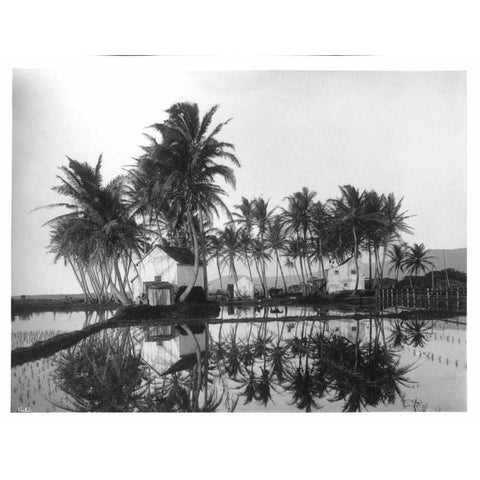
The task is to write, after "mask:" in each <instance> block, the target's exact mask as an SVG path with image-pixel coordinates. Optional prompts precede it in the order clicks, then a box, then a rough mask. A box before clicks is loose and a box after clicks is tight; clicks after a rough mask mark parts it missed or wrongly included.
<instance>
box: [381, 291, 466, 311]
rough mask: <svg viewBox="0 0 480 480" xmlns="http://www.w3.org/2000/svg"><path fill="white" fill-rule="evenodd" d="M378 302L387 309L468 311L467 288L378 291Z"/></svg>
mask: <svg viewBox="0 0 480 480" xmlns="http://www.w3.org/2000/svg"><path fill="white" fill-rule="evenodd" d="M377 302H378V303H379V305H380V306H382V307H383V308H385V307H404V308H413V309H429V310H462V311H466V310H467V287H452V288H443V289H438V288H435V289H431V288H398V289H397V288H388V289H385V288H384V289H380V290H377Z"/></svg>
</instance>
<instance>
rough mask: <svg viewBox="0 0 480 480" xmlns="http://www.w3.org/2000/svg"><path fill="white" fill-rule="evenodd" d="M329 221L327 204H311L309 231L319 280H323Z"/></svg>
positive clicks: (318, 202)
mask: <svg viewBox="0 0 480 480" xmlns="http://www.w3.org/2000/svg"><path fill="white" fill-rule="evenodd" d="M330 219H331V215H330V209H329V205H328V202H324V203H322V202H320V201H317V202H315V203H314V204H313V206H312V209H311V213H310V222H311V231H312V236H313V241H314V245H315V248H314V249H313V252H314V253H313V258H315V259H316V260H317V261H318V262H319V265H320V268H321V278H325V265H324V263H323V259H324V255H325V251H324V243H325V240H326V236H327V225H328V223H329V221H330Z"/></svg>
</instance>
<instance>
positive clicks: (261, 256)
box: [250, 238, 272, 297]
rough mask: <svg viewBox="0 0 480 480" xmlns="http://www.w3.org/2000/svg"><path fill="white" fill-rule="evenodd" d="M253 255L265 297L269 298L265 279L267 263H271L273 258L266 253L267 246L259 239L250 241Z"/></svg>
mask: <svg viewBox="0 0 480 480" xmlns="http://www.w3.org/2000/svg"><path fill="white" fill-rule="evenodd" d="M250 246H251V253H252V257H253V261H254V263H255V268H256V269H257V273H258V276H259V278H260V283H261V284H262V289H263V292H264V295H265V297H266V296H267V289H268V286H267V279H266V277H265V268H264V267H265V263H266V262H269V261H270V260H271V259H272V257H271V256H270V254H269V253H268V252H266V251H265V245H264V244H263V243H262V241H261V240H260V239H258V238H255V239H252V240H251V241H250Z"/></svg>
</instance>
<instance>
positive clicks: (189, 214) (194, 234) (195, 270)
mask: <svg viewBox="0 0 480 480" xmlns="http://www.w3.org/2000/svg"><path fill="white" fill-rule="evenodd" d="M187 221H188V224H189V226H190V230H191V232H192V239H193V250H194V254H195V263H194V267H193V279H192V280H191V281H190V284H189V285H187V288H186V289H185V291H184V292H183V293H182V295H181V296H180V302H184V301H185V299H186V298H187V297H188V295H189V294H190V292H191V291H192V288H193V286H194V285H195V283H196V282H197V277H198V271H199V269H200V261H199V260H200V258H199V257H200V255H199V253H200V252H199V249H198V238H197V232H196V231H195V225H194V223H193V217H192V212H191V211H190V209H189V208H187Z"/></svg>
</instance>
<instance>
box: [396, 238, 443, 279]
mask: <svg viewBox="0 0 480 480" xmlns="http://www.w3.org/2000/svg"><path fill="white" fill-rule="evenodd" d="M428 252H429V250H427V249H426V248H425V245H424V244H423V243H421V244H420V245H419V244H418V243H414V244H413V246H411V247H408V249H407V252H406V254H405V262H404V265H405V269H406V271H408V272H409V273H410V275H411V274H412V273H413V274H414V275H415V283H417V275H418V271H419V270H420V271H422V272H423V273H424V274H425V273H426V271H427V268H433V267H434V263H433V262H432V261H431V260H432V259H433V258H435V257H432V256H431V255H428Z"/></svg>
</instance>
